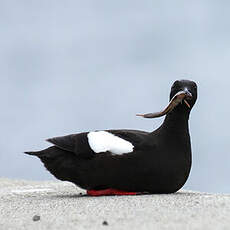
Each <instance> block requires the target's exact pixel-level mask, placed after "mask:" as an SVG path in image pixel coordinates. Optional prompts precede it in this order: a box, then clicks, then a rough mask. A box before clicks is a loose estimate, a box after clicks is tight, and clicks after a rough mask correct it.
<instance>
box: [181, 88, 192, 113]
mask: <svg viewBox="0 0 230 230" xmlns="http://www.w3.org/2000/svg"><path fill="white" fill-rule="evenodd" d="M183 92H184V93H185V99H184V103H185V104H186V105H187V107H188V108H189V109H190V108H191V106H190V104H189V103H188V101H187V99H188V100H191V99H192V93H191V92H190V91H189V90H188V89H187V88H184V90H183Z"/></svg>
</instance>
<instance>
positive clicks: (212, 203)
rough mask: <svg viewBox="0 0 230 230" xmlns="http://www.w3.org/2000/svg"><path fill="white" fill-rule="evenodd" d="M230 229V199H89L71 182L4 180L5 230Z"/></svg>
mask: <svg viewBox="0 0 230 230" xmlns="http://www.w3.org/2000/svg"><path fill="white" fill-rule="evenodd" d="M35 215H37V216H38V217H34V216H35ZM33 217H34V220H33ZM39 217H40V218H39ZM103 222H104V223H103ZM229 228H230V195H220V194H219V195H218V194H208V193H199V192H192V191H185V190H182V191H180V192H178V193H175V194H169V195H141V196H110V197H88V196H86V195H85V192H84V190H81V189H79V188H77V187H76V186H74V185H73V184H71V183H68V182H55V181H48V182H34V181H23V180H9V179H3V178H2V179H0V229H4V230H8V229H20V230H22V229H62V230H67V229H68V230H69V229H78V230H80V229H119V230H122V229H124V230H129V229H131V230H135V229H137V230H141V229H170V230H172V229H176V230H179V229H183V230H186V229H202V230H203V229H209V230H210V229H215V230H216V229H229Z"/></svg>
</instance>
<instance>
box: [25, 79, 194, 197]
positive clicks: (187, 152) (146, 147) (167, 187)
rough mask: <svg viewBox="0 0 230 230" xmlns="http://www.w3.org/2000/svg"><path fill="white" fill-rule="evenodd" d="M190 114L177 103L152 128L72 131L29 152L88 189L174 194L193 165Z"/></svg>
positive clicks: (59, 175) (64, 177) (60, 174)
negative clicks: (160, 122)
mask: <svg viewBox="0 0 230 230" xmlns="http://www.w3.org/2000/svg"><path fill="white" fill-rule="evenodd" d="M180 82H182V83H183V84H185V85H186V84H188V86H190V84H192V85H193V84H195V83H193V82H191V81H180ZM174 84H175V83H174ZM178 84H179V83H178ZM183 84H182V85H183ZM179 85H180V84H179ZM183 86H184V85H183ZM186 87H187V85H186ZM180 88H181V87H180ZM172 90H173V89H172ZM175 91H178V90H175ZM190 91H193V92H192V94H194V101H191V102H190V104H191V107H192V106H193V104H194V103H195V100H196V95H195V94H196V90H195V92H194V89H192V90H190ZM171 93H172V91H171ZM173 95H174V94H172V95H171V96H170V97H171V98H172V96H173ZM183 98H184V97H183ZM186 102H187V101H186ZM187 103H188V102H187ZM177 104H178V103H177ZM189 114H190V109H189V108H187V107H186V104H185V103H181V104H179V105H176V106H175V108H173V110H172V111H170V113H168V114H167V115H166V118H165V120H164V122H163V124H162V125H161V126H160V127H159V128H158V129H157V130H155V131H153V132H145V131H139V130H105V131H95V132H85V133H79V134H72V135H68V136H63V137H56V138H51V139H48V141H49V142H51V143H52V144H53V145H54V146H51V147H49V148H48V149H45V150H42V151H38V152H27V153H28V154H30V155H36V156H38V157H39V158H40V159H41V161H42V162H43V163H44V165H45V167H46V168H47V169H48V170H49V171H50V172H51V173H52V174H53V175H54V176H55V177H56V178H58V179H60V180H66V181H71V182H73V183H74V184H76V185H78V186H80V187H81V188H84V189H87V190H95V191H100V190H106V189H116V190H122V191H128V192H150V193H172V192H176V191H177V190H179V189H180V188H181V187H182V186H183V185H184V183H185V182H186V180H187V178H188V176H189V172H190V169H191V143H190V136H189V127H188V119H189Z"/></svg>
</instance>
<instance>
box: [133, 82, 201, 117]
mask: <svg viewBox="0 0 230 230" xmlns="http://www.w3.org/2000/svg"><path fill="white" fill-rule="evenodd" d="M196 99H197V85H196V83H195V82H194V81H190V80H177V81H175V82H174V83H173V85H172V87H171V92H170V101H169V104H168V105H167V107H166V108H165V109H164V110H162V111H161V112H157V113H147V114H137V116H142V117H144V118H155V117H161V116H164V115H166V114H168V113H170V112H172V111H173V110H180V111H182V112H190V110H191V109H192V107H193V106H194V104H195V102H196Z"/></svg>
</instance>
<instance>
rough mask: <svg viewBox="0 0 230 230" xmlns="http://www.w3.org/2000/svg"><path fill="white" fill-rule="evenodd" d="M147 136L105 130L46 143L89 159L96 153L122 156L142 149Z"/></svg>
mask: <svg viewBox="0 0 230 230" xmlns="http://www.w3.org/2000/svg"><path fill="white" fill-rule="evenodd" d="M148 134H149V133H148V132H144V131H138V130H106V131H95V132H85V133H79V134H71V135H67V136H61V137H54V138H50V139H47V141H48V142H50V143H52V144H54V145H55V146H57V147H58V148H60V149H63V150H66V151H69V152H73V153H75V154H76V155H77V156H79V157H83V158H91V157H93V156H95V154H97V153H103V152H110V153H111V154H117V155H122V154H124V153H130V152H133V151H134V150H136V149H140V148H143V143H144V142H145V139H146V138H147V136H148Z"/></svg>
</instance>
